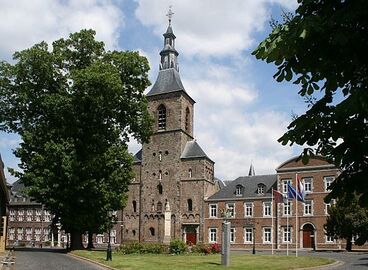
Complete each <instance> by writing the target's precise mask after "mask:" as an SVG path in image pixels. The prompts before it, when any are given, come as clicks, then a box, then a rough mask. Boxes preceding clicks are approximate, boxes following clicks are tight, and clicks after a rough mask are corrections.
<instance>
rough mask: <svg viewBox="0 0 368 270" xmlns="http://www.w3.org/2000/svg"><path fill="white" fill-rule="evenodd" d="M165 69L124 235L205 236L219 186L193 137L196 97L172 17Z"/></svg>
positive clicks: (155, 238)
mask: <svg viewBox="0 0 368 270" xmlns="http://www.w3.org/2000/svg"><path fill="white" fill-rule="evenodd" d="M163 36H164V48H163V49H162V51H161V52H160V58H161V61H160V70H159V74H158V77H157V80H156V82H155V84H154V85H153V87H152V89H151V90H150V91H149V92H148V94H147V99H148V110H149V113H150V114H151V116H152V117H153V118H154V119H155V123H154V133H153V135H152V137H151V139H150V142H149V143H146V144H143V145H142V149H141V150H140V151H139V152H138V153H137V154H136V155H135V165H134V170H135V178H134V179H133V180H132V182H131V184H130V187H129V194H128V195H129V196H128V202H127V205H126V207H125V208H124V209H123V212H122V227H123V230H122V233H123V235H122V239H123V241H141V242H162V243H169V242H170V240H172V239H176V238H179V239H183V240H185V241H186V242H187V243H193V244H195V243H197V242H198V241H205V238H204V234H203V229H204V215H205V208H204V203H203V201H204V199H206V198H207V197H209V196H210V195H212V194H214V193H215V192H216V191H217V190H218V185H217V184H216V181H215V179H214V162H213V161H212V160H211V159H210V158H209V157H208V156H207V155H206V154H205V152H204V151H203V150H202V149H201V147H200V146H199V144H198V142H197V141H196V140H195V139H194V138H193V127H194V125H193V114H194V103H195V101H194V100H193V99H192V98H191V97H190V95H189V94H188V93H187V91H186V90H185V89H184V86H183V84H182V82H181V79H180V74H179V66H178V61H177V58H178V54H179V53H178V52H177V51H176V49H175V39H176V37H175V35H174V33H173V30H172V27H171V23H170V20H169V26H168V28H167V31H166V33H164V35H163Z"/></svg>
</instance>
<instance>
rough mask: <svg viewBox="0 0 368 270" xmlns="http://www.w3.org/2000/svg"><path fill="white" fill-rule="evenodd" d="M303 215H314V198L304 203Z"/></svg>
mask: <svg viewBox="0 0 368 270" xmlns="http://www.w3.org/2000/svg"><path fill="white" fill-rule="evenodd" d="M308 209H309V210H310V211H309V210H308ZM307 210H308V211H307ZM303 215H304V216H312V215H313V201H312V200H307V201H305V202H304V203H303Z"/></svg>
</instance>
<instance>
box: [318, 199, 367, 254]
mask: <svg viewBox="0 0 368 270" xmlns="http://www.w3.org/2000/svg"><path fill="white" fill-rule="evenodd" d="M358 201H359V197H358V196H356V195H355V194H353V195H352V194H346V195H345V196H344V197H342V198H340V199H339V200H338V201H337V203H336V204H335V205H333V206H331V207H330V209H329V210H328V214H329V216H328V217H327V220H326V224H325V230H326V234H327V235H329V236H332V237H334V238H335V239H339V238H343V239H346V240H347V246H346V249H347V250H351V240H352V237H355V238H356V239H355V244H357V245H363V244H364V243H366V242H367V241H368V232H367V228H368V208H366V207H361V206H360V205H359V203H358Z"/></svg>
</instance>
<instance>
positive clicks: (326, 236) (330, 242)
mask: <svg viewBox="0 0 368 270" xmlns="http://www.w3.org/2000/svg"><path fill="white" fill-rule="evenodd" d="M331 239H332V240H331ZM325 243H327V244H333V243H335V239H334V238H333V236H328V235H326V234H325Z"/></svg>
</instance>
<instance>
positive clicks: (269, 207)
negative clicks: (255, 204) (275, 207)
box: [263, 202, 272, 217]
mask: <svg viewBox="0 0 368 270" xmlns="http://www.w3.org/2000/svg"><path fill="white" fill-rule="evenodd" d="M267 212H268V213H267ZM263 216H264V217H272V202H263Z"/></svg>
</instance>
